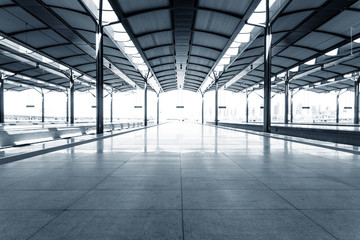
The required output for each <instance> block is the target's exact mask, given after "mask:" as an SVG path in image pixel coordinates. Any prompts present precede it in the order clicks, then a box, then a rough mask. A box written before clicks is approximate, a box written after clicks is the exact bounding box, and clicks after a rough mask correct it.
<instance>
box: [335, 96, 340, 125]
mask: <svg viewBox="0 0 360 240" xmlns="http://www.w3.org/2000/svg"><path fill="white" fill-rule="evenodd" d="M339 98H340V91H339V92H338V93H337V94H336V123H339V112H340V111H339V110H340V109H339Z"/></svg>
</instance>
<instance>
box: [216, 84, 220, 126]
mask: <svg viewBox="0 0 360 240" xmlns="http://www.w3.org/2000/svg"><path fill="white" fill-rule="evenodd" d="M218 124H219V79H218V78H217V77H216V79H215V125H218Z"/></svg>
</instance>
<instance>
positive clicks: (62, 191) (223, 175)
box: [0, 123, 360, 240]
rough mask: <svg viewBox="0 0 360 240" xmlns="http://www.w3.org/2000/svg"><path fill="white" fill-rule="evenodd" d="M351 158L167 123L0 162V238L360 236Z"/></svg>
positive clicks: (356, 171) (356, 175)
mask: <svg viewBox="0 0 360 240" xmlns="http://www.w3.org/2000/svg"><path fill="white" fill-rule="evenodd" d="M359 159H360V158H359V155H353V154H350V153H345V152H340V151H335V150H330V149H326V148H320V147H316V146H311V145H305V144H301V143H295V142H291V141H286V140H281V139H273V138H269V137H263V136H259V135H253V134H249V133H244V132H235V131H231V130H225V129H217V128H215V127H211V126H202V125H199V124H192V123H169V124H164V125H161V126H159V127H153V128H150V129H147V130H140V131H138V132H133V133H128V134H124V135H120V136H116V137H112V138H108V139H105V140H100V141H97V142H94V143H89V144H84V145H81V146H77V147H74V148H68V149H66V150H62V151H58V152H53V153H49V154H45V155H41V156H38V157H34V158H29V159H25V160H21V161H17V162H13V163H9V164H4V165H1V166H0V239H47V240H48V239H84V240H85V239H207V240H208V239H291V240H294V239H299V240H303V239H316V240H319V239H360V227H359V226H360V168H359V166H360V160H359Z"/></svg>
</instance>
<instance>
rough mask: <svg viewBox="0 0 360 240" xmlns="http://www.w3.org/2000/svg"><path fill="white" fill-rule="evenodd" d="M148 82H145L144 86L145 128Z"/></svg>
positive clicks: (145, 122)
mask: <svg viewBox="0 0 360 240" xmlns="http://www.w3.org/2000/svg"><path fill="white" fill-rule="evenodd" d="M147 85H148V84H147V81H146V82H145V86H144V126H147V122H148V120H147V88H148V86H147Z"/></svg>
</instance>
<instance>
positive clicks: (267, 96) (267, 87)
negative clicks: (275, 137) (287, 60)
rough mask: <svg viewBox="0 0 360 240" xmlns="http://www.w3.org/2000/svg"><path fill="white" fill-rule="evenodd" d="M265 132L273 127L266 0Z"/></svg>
mask: <svg viewBox="0 0 360 240" xmlns="http://www.w3.org/2000/svg"><path fill="white" fill-rule="evenodd" d="M264 36H265V37H264V132H270V130H271V129H270V127H271V38H272V35H271V23H270V9H269V0H266V21H265V33H264Z"/></svg>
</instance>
